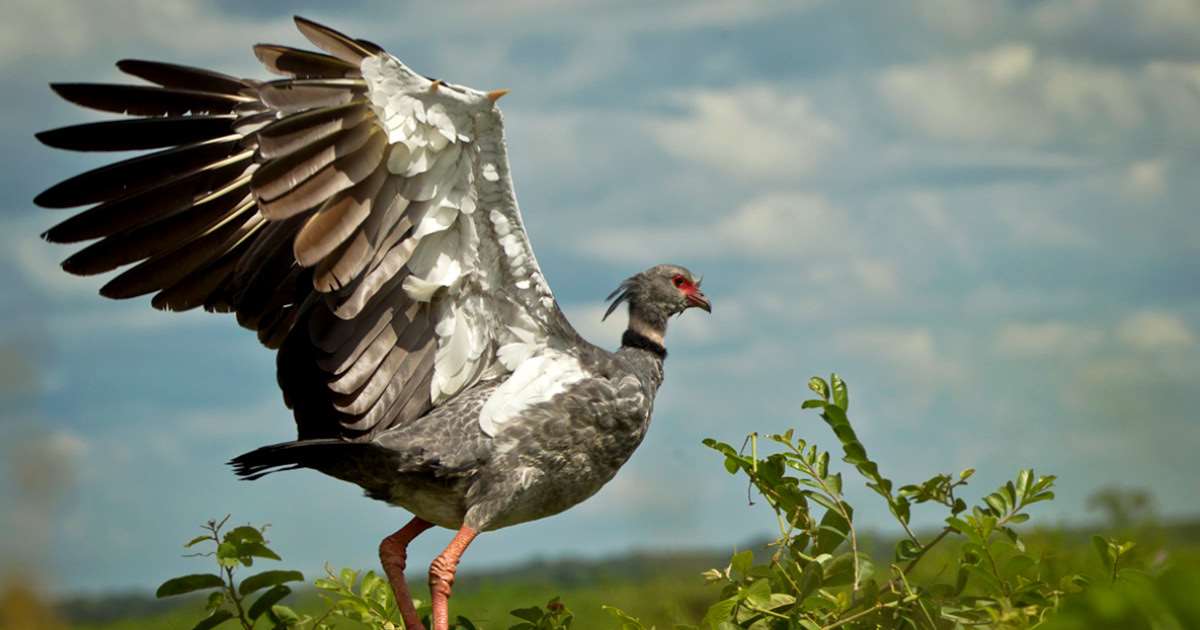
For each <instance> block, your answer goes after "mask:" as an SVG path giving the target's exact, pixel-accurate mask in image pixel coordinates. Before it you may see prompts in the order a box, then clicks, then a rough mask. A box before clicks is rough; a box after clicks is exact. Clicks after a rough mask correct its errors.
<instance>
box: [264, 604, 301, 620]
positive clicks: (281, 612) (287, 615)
mask: <svg viewBox="0 0 1200 630" xmlns="http://www.w3.org/2000/svg"><path fill="white" fill-rule="evenodd" d="M271 614H272V615H274V616H275V618H276V619H278V620H280V621H283V622H285V623H287V624H289V625H290V624H294V623H296V622H297V621H300V615H297V614H296V611H294V610H292V609H291V608H288V607H287V606H284V605H283V604H276V605H274V606H272V607H271Z"/></svg>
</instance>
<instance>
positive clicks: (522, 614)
mask: <svg viewBox="0 0 1200 630" xmlns="http://www.w3.org/2000/svg"><path fill="white" fill-rule="evenodd" d="M508 614H510V615H512V616H514V617H516V618H517V619H524V620H525V621H528V622H531V623H537V622H539V621H541V620H542V617H543V616H544V614H545V613H543V612H542V609H541V608H539V607H537V606H530V607H529V608H518V609H516V610H510V611H508Z"/></svg>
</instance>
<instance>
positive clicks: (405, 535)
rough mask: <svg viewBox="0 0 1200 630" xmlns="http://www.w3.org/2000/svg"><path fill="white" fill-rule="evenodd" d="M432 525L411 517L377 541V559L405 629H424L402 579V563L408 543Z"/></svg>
mask: <svg viewBox="0 0 1200 630" xmlns="http://www.w3.org/2000/svg"><path fill="white" fill-rule="evenodd" d="M430 527H433V523H430V522H429V521H426V520H423V519H421V518H419V517H413V520H411V521H409V522H408V524H407V525H405V526H404V527H401V528H400V529H399V530H398V531H396V533H394V534H392V535H391V536H388V537H387V538H384V539H383V542H381V543H379V561H380V563H381V564H383V572H384V573H386V574H387V576H388V581H389V582H391V583H392V593H394V594H395V595H396V605H397V606H399V607H400V617H401V618H402V619H404V627H405V628H406V629H407V630H425V626H423V625H421V618H420V617H418V616H417V609H416V608H415V607H414V606H413V601H412V595H411V594H410V593H409V592H408V583H407V582H405V581H404V565H405V564H406V563H407V561H408V543H410V542H412V540H413V539H414V538H416V537H417V536H418V535H420V533H421V532H423V531H425V530H427V529H429V528H430Z"/></svg>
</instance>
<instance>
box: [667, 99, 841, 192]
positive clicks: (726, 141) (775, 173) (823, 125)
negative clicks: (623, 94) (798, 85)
mask: <svg viewBox="0 0 1200 630" xmlns="http://www.w3.org/2000/svg"><path fill="white" fill-rule="evenodd" d="M675 100H676V101H677V103H678V104H679V105H681V106H683V107H684V108H685V109H687V113H686V114H685V115H684V116H683V117H671V118H662V119H659V120H655V121H652V122H649V123H647V127H648V130H649V132H650V134H651V135H652V136H654V138H655V139H656V140H657V141H658V143H659V145H660V146H662V147H663V149H665V150H666V151H667V152H669V153H671V154H673V155H675V156H676V157H679V158H681V159H685V160H694V161H698V162H701V163H703V164H705V165H707V166H710V167H712V168H713V169H716V170H717V171H719V172H722V173H733V174H736V175H738V176H740V177H743V178H745V179H749V180H758V179H763V178H780V177H783V178H791V177H796V176H798V175H802V174H805V173H807V172H809V171H811V170H812V169H813V168H814V167H815V166H816V165H818V164H819V163H820V162H822V161H824V160H826V159H827V158H828V155H829V153H830V152H831V151H833V150H834V149H835V148H837V147H838V145H839V144H840V143H841V141H842V135H843V134H842V132H841V130H840V129H839V128H838V127H837V125H835V124H834V123H833V121H831V120H829V119H828V118H826V117H824V116H822V115H821V114H819V113H817V112H816V111H814V109H813V107H812V105H811V104H810V103H809V100H808V98H806V97H805V96H804V95H803V94H801V93H799V92H792V91H785V90H783V89H781V88H779V87H776V86H770V85H738V86H734V87H732V88H729V89H725V90H696V91H691V92H686V93H683V94H680V95H678V96H677V97H676V99H675Z"/></svg>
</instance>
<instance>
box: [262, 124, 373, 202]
mask: <svg viewBox="0 0 1200 630" xmlns="http://www.w3.org/2000/svg"><path fill="white" fill-rule="evenodd" d="M372 133H374V131H373V129H372V125H359V126H357V127H353V128H351V129H347V130H345V131H342V132H338V133H336V134H334V135H332V136H329V137H328V138H324V139H321V140H318V141H316V142H314V143H312V144H311V145H310V146H308V147H305V148H304V150H302V151H297V152H295V153H293V154H291V155H287V156H284V157H282V158H279V159H277V160H272V161H271V162H268V163H267V164H266V165H264V166H263V167H262V168H260V169H258V170H257V171H255V172H254V178H253V179H252V180H251V185H252V187H253V189H254V194H255V196H256V197H258V198H259V199H260V200H263V201H270V200H274V199H278V198H279V197H282V196H283V195H285V194H287V193H289V192H291V191H294V190H295V189H296V187H297V186H299V185H300V184H302V183H304V182H305V181H306V180H308V179H310V178H312V177H313V176H314V175H316V174H317V173H319V172H321V169H323V168H325V167H327V166H329V165H330V164H332V163H333V162H335V161H336V160H338V159H339V158H342V157H345V156H347V155H350V154H352V153H354V152H356V151H358V150H359V149H361V148H362V147H363V145H364V144H366V142H367V139H368V138H369V137H370V135H371V134H372Z"/></svg>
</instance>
